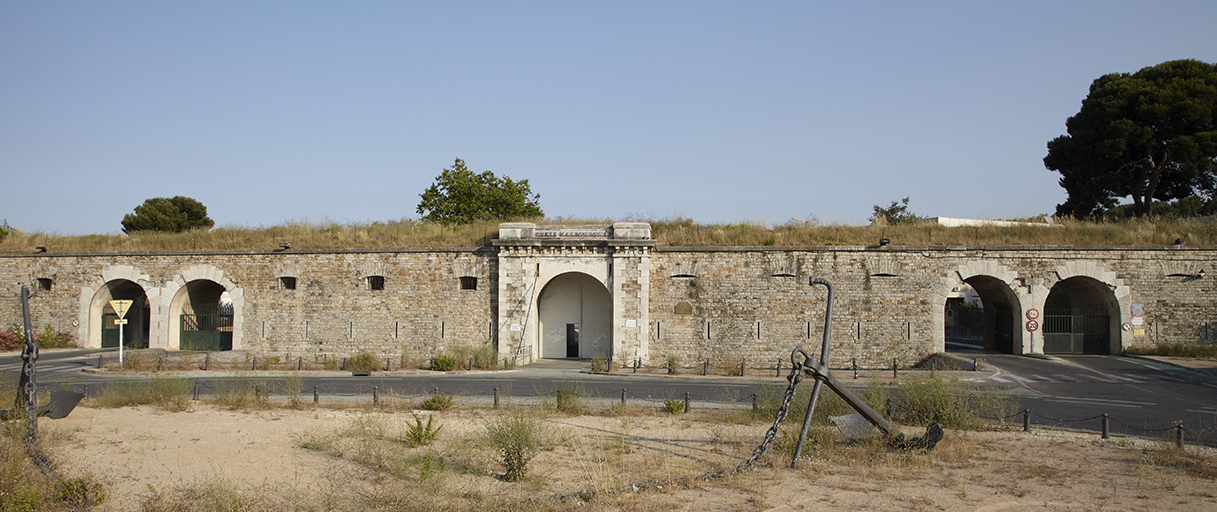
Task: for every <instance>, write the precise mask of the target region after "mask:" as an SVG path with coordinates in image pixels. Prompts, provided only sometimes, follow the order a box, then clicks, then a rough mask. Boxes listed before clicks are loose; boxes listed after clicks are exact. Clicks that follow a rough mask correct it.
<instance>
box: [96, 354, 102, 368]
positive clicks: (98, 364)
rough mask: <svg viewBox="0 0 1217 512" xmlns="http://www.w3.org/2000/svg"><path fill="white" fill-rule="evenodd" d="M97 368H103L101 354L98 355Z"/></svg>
mask: <svg viewBox="0 0 1217 512" xmlns="http://www.w3.org/2000/svg"><path fill="white" fill-rule="evenodd" d="M97 369H98V370H100V369H101V356H97Z"/></svg>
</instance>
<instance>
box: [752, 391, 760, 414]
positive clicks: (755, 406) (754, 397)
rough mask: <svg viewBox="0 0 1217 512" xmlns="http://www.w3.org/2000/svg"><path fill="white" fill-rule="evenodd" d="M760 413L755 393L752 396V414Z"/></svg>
mask: <svg viewBox="0 0 1217 512" xmlns="http://www.w3.org/2000/svg"><path fill="white" fill-rule="evenodd" d="M757 411H760V404H758V403H757V401H756V393H753V394H752V412H757Z"/></svg>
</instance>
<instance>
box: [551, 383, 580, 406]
mask: <svg viewBox="0 0 1217 512" xmlns="http://www.w3.org/2000/svg"><path fill="white" fill-rule="evenodd" d="M586 398H587V389H586V388H584V387H583V383H582V382H579V381H569V380H566V381H562V382H561V383H560V384H559V385H558V389H555V390H554V408H555V409H557V410H558V411H559V412H563V413H566V414H581V413H583V411H584V410H585V409H587V405H586V404H585V402H586Z"/></svg>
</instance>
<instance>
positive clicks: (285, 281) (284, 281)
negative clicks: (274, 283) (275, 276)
mask: <svg viewBox="0 0 1217 512" xmlns="http://www.w3.org/2000/svg"><path fill="white" fill-rule="evenodd" d="M279 288H282V289H284V290H295V289H296V278H294V277H288V276H283V277H280V278H279Z"/></svg>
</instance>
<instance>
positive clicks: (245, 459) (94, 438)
mask: <svg viewBox="0 0 1217 512" xmlns="http://www.w3.org/2000/svg"><path fill="white" fill-rule="evenodd" d="M533 410H534V411H535V412H532V413H530V414H534V415H537V416H544V417H545V422H546V424H547V425H548V426H549V427H550V432H551V441H550V443H549V446H548V448H547V449H546V450H545V451H543V452H541V454H540V455H539V456H537V458H536V459H534V460H533V462H532V463H531V465H530V467H531V468H533V470H532V472H531V474H530V476H529V478H528V479H527V480H525V481H523V482H515V483H509V482H503V481H501V480H500V479H499V478H496V475H498V474H501V472H502V469H501V468H500V467H499V466H498V465H497V464H496V463H495V459H494V457H493V454H492V453H490V450H488V449H485V448H484V447H479V445H478V441H477V439H478V436H479V432H481V428H482V427H483V426H484V425H485V422H486V421H487V420H488V418H490V417H492V416H493V415H495V414H499V412H498V411H493V410H487V409H461V410H453V411H445V412H442V413H435V414H436V419H437V420H438V421H439V422H440V423H441V424H443V425H444V430H443V431H442V432H441V434H440V442H437V444H436V445H435V446H434V447H432V448H428V449H430V450H434V451H435V452H436V453H439V454H441V455H443V456H445V458H446V460H447V464H446V466H445V469H443V470H442V471H441V472H442V473H443V476H441V477H439V478H432V479H430V480H422V479H421V478H417V477H414V476H405V477H385V476H384V474H383V473H382V474H379V476H378V474H377V473H376V472H375V471H373V470H371V469H369V468H368V466H367V465H366V464H361V463H359V462H356V461H355V460H353V459H354V456H353V455H352V454H353V453H354V452H352V451H348V452H347V453H346V455H345V456H343V455H342V454H338V453H335V452H333V451H331V452H326V451H324V450H322V451H318V450H308V449H305V448H303V447H302V446H301V445H302V443H303V442H304V441H305V440H308V439H319V438H326V436H331V437H329V438H331V439H333V438H334V437H333V435H334V434H336V433H341V432H343V431H344V430H343V429H349V426H350V425H352V424H353V423H352V422H359V421H365V422H366V421H367V420H368V419H369V418H373V419H375V420H376V421H380V422H382V424H384V425H389V426H390V428H391V429H400V428H402V425H404V424H405V422H406V421H412V418H411V416H410V413H409V411H400V412H393V413H381V412H369V411H367V410H366V409H363V410H360V409H348V410H333V409H304V410H293V409H272V410H253V411H231V410H225V409H223V408H219V407H216V406H211V405H202V404H195V405H193V406H192V407H191V409H190V410H188V411H184V412H165V411H163V410H160V409H158V408H155V407H138V408H121V409H94V408H88V407H81V408H78V409H76V410H75V411H74V412H73V413H72V414H71V416H69V417H68V418H65V419H61V420H53V421H52V420H43V421H42V422H41V425H42V429H43V431H44V432H46V434H45V436H46V438H47V439H48V443H49V444H50V445H51V446H53V448H52V450H53V456H54V457H55V458H56V459H57V460H58V461H60V465H61V467H62V468H63V470H64V471H66V472H67V473H69V474H80V473H86V472H91V473H93V474H94V475H96V476H97V477H99V478H100V479H101V480H102V481H103V482H105V483H106V484H107V486H108V489H109V495H110V500H109V501H108V502H107V503H106V504H104V505H102V507H101V510H139V509H140V507H141V502H142V501H143V500H147V499H150V498H151V497H152V496H154V495H156V494H167V493H172V492H175V491H178V492H180V491H181V490H182V489H192V488H198V487H199V486H202V485H204V484H205V483H206V482H226V485H230V486H232V487H234V488H237V489H245V490H248V489H258V490H260V491H259V492H264V493H270V494H273V495H274V496H276V501H274V503H275V504H277V506H278V507H279V508H286V509H291V508H312V509H327V508H363V507H364V506H365V505H367V504H368V503H378V502H377V501H376V500H379V499H386V500H392V499H399V500H401V499H404V500H405V501H404V503H406V505H396V506H386V508H390V509H393V508H410V509H427V508H433V507H434V508H444V507H447V508H450V509H462V508H494V507H495V506H497V505H500V504H503V503H517V504H518V503H521V502H523V503H530V502H529V501H528V500H530V499H531V500H534V501H532V502H531V503H543V504H544V506H543V507H542V508H546V507H548V508H555V509H566V508H579V509H581V510H833V511H842V510H945V511H1033V510H1035V511H1038V510H1155V511H1160V510H1187V511H1198V510H1217V482H1215V481H1214V477H1215V476H1217V467H1214V460H1215V456H1214V454H1213V452H1212V451H1210V450H1207V449H1202V448H1197V447H1189V448H1188V450H1187V451H1186V453H1187V454H1190V455H1187V456H1183V457H1179V456H1178V454H1177V453H1176V454H1175V457H1174V458H1173V459H1171V458H1170V457H1167V459H1169V460H1168V462H1166V463H1163V462H1155V459H1156V458H1159V459H1160V458H1162V457H1163V455H1162V454H1163V453H1167V454H1169V453H1171V450H1164V449H1163V447H1164V446H1168V445H1167V444H1165V443H1161V442H1154V441H1147V440H1139V439H1127V438H1118V439H1113V440H1108V441H1103V440H1100V439H1099V438H1098V436H1097V435H1095V434H1076V433H1067V432H1058V431H1047V430H1041V431H1038V432H1035V433H1030V434H1028V433H1023V432H954V431H948V432H947V437H946V439H945V440H944V441H943V443H942V444H941V445H940V446H939V448H937V449H936V450H934V451H932V452H930V453H928V454H903V453H897V452H891V451H889V450H886V449H882V448H876V447H874V446H863V447H857V446H848V445H846V444H844V443H843V440H841V439H839V435H837V434H835V433H833V432H829V433H828V434H826V435H829V436H830V437H831V436H837V437H836V438H834V440H833V442H831V443H829V444H828V445H827V447H826V448H824V449H823V450H822V451H819V452H816V453H813V454H812V455H811V457H809V458H807V459H806V460H805V461H804V462H803V463H802V464H801V467H800V468H799V469H795V470H792V469H789V468H787V467H786V465H787V464H789V458H788V457H782V456H780V455H773V456H771V457H770V456H767V457H766V458H765V459H763V460H762V463H763V464H762V466H761V467H760V468H759V469H757V470H754V471H750V472H746V473H742V474H737V475H733V476H729V477H726V478H722V479H716V480H710V481H696V480H689V479H688V477H693V476H696V475H699V474H702V473H704V472H707V471H717V470H722V469H727V468H731V467H734V466H735V465H736V464H738V462H739V461H740V460H742V459H743V458H744V457H746V456H747V455H748V454H749V453H750V452H751V451H752V449H753V448H754V447H755V445H756V443H757V442H759V440H760V439H761V436H762V435H763V433H764V430H765V428H766V427H767V426H768V425H767V424H766V423H764V422H763V421H753V422H731V421H726V422H724V421H723V417H722V416H721V415H718V416H713V415H710V414H709V413H707V414H706V415H698V414H689V415H666V414H659V413H656V412H652V411H632V412H630V411H627V412H626V413H625V414H617V415H604V414H600V415H585V416H566V415H556V414H549V413H545V412H544V411H543V410H542V409H540V408H533ZM425 414H431V413H425ZM915 430H916V429H909V432H910V433H917V432H915ZM394 431H397V430H394ZM413 450H421V448H414V449H413ZM401 453H405V454H407V455H408V454H409V453H414V452H401ZM1196 454H1199V455H1196ZM407 455H403V456H402V457H406V456H407ZM409 456H411V457H412V455H409ZM1180 460H1183V461H1184V462H1187V463H1188V464H1192V467H1191V468H1190V469H1181V468H1180V467H1177V466H1171V465H1168V464H1175V463H1177V462H1179V461H1180ZM657 478H658V479H676V481H675V482H674V483H672V484H667V485H663V486H660V487H661V488H657V489H656V488H652V489H650V490H647V491H644V492H638V493H618V494H614V495H612V496H605V495H604V494H603V493H602V494H601V497H600V498H597V499H596V500H595V501H593V502H591V503H581V502H567V503H557V504H555V502H553V501H550V497H551V496H553V495H554V494H556V493H565V494H570V493H574V492H576V491H579V490H583V489H598V490H601V491H603V490H606V489H621V488H623V487H625V486H627V485H629V484H630V483H641V482H645V481H647V480H650V479H657ZM387 486H395V488H396V489H398V490H397V491H394V492H395V493H396V494H394V493H390V492H387V491H383V489H384V488H386V487H387ZM378 489H379V491H378ZM339 494H344V495H346V496H347V497H346V498H342V499H338V498H335V496H337V495H339ZM351 496H354V498H351ZM402 496H406V498H402ZM449 497H450V498H451V499H452V500H455V501H446V500H448V498H449ZM348 498H350V499H348ZM390 502H391V501H390ZM330 503H334V504H337V503H342V504H344V505H341V507H340V506H339V505H330ZM360 504H363V505H360Z"/></svg>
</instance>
